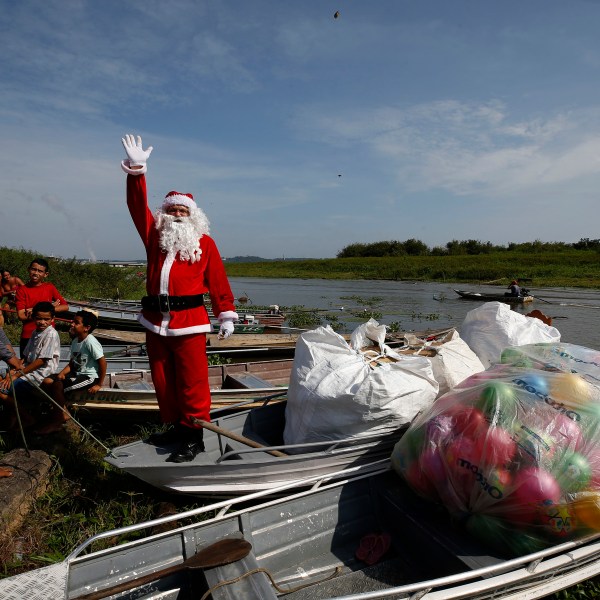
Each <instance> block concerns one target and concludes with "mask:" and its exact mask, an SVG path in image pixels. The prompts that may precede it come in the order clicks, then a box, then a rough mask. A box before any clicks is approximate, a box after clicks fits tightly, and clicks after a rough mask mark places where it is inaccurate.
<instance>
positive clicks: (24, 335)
mask: <svg viewBox="0 0 600 600" xmlns="http://www.w3.org/2000/svg"><path fill="white" fill-rule="evenodd" d="M28 272H29V281H28V282H27V283H26V284H25V285H21V286H19V287H18V288H17V291H16V293H15V305H16V307H17V316H18V317H19V320H20V321H21V322H22V323H23V329H22V330H21V340H20V342H19V349H20V351H21V356H23V355H24V352H25V346H27V342H28V341H29V338H30V337H31V334H32V333H33V332H34V331H35V321H34V320H33V319H32V317H31V311H32V309H33V307H34V306H35V305H36V304H37V303H38V302H51V303H52V304H53V306H54V310H55V311H56V312H57V313H60V312H65V311H67V310H69V305H68V304H67V301H66V300H65V299H64V298H63V297H62V296H61V295H60V293H59V292H58V290H57V289H56V288H55V287H54V285H52V284H51V283H48V282H47V281H46V277H48V275H49V270H48V262H47V261H46V260H44V259H43V258H34V259H33V260H32V261H31V264H30V265H29V269H28Z"/></svg>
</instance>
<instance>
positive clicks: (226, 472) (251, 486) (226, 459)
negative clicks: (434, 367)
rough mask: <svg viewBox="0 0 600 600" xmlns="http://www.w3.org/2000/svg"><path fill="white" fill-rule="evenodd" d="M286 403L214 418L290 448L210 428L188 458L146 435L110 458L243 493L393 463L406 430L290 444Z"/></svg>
mask: <svg viewBox="0 0 600 600" xmlns="http://www.w3.org/2000/svg"><path fill="white" fill-rule="evenodd" d="M285 405H286V403H285V402H281V403H278V404H273V405H271V404H269V405H267V406H263V407H260V408H254V409H251V410H249V411H243V412H239V413H237V414H233V415H227V416H224V417H222V418H217V419H215V420H214V423H213V424H214V425H217V426H218V427H219V428H221V429H224V430H226V431H227V432H230V433H232V434H233V435H234V436H238V437H239V436H243V437H245V438H248V439H250V440H251V441H253V442H256V443H259V444H261V445H262V446H263V447H264V448H267V449H270V450H276V451H284V452H286V451H287V452H288V453H286V454H284V455H283V456H273V455H272V454H270V453H269V452H268V451H265V449H264V448H263V449H257V448H252V447H251V446H249V445H247V444H245V443H243V442H240V441H237V440H235V439H232V438H230V437H227V436H225V435H221V434H218V433H215V432H213V431H209V430H205V431H204V444H205V447H206V450H205V452H202V453H201V454H199V455H198V456H197V457H196V458H195V459H194V460H193V461H191V462H188V463H179V464H174V463H170V462H166V458H167V457H168V456H169V455H170V454H171V452H173V450H174V449H175V448H176V445H173V446H166V447H163V448H159V447H155V446H152V445H150V444H147V443H145V442H143V441H138V442H133V443H131V444H127V445H124V446H120V447H118V448H115V449H113V450H112V451H111V453H110V454H109V455H108V456H107V457H106V458H105V460H106V461H107V462H108V463H110V464H111V465H113V466H115V467H117V468H119V469H122V470H124V471H126V472H127V473H129V474H131V475H133V476H135V477H137V478H138V479H141V480H142V481H145V482H146V483H149V484H150V485H153V486H154V487H158V488H160V489H163V490H168V491H171V492H177V493H184V494H193V495H200V496H237V495H240V494H248V493H251V492H255V491H257V490H269V489H274V488H276V487H278V486H281V485H283V484H288V483H300V482H301V481H302V480H305V479H307V478H309V477H314V476H319V475H320V476H323V475H327V474H329V473H333V472H336V471H340V470H342V469H344V468H346V467H348V466H350V465H353V466H357V465H367V468H368V465H370V464H375V463H377V462H381V461H384V462H386V463H389V460H390V456H391V452H392V449H393V446H394V444H395V443H396V442H397V441H398V439H400V436H401V434H402V431H396V432H393V433H390V434H389V435H387V436H385V437H376V438H373V437H371V438H365V439H355V440H350V441H345V442H340V441H335V440H328V441H326V442H323V443H320V444H307V445H304V446H300V447H294V452H296V453H290V449H291V448H292V447H290V446H285V445H284V441H283V430H284V427H285V408H286V406H285Z"/></svg>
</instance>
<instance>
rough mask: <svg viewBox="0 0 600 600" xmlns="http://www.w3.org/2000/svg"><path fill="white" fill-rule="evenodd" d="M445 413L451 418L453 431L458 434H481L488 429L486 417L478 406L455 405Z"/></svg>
mask: <svg viewBox="0 0 600 600" xmlns="http://www.w3.org/2000/svg"><path fill="white" fill-rule="evenodd" d="M444 415H445V416H448V417H450V418H451V420H452V421H451V422H452V429H453V433H454V434H455V435H457V436H480V435H485V434H486V432H487V430H488V423H487V421H486V417H485V415H484V414H483V412H482V411H481V410H479V409H478V408H474V407H472V406H463V405H455V406H453V407H452V408H450V409H448V410H446V411H445V412H444Z"/></svg>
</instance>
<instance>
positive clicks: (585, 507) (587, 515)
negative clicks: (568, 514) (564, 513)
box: [572, 492, 600, 531]
mask: <svg viewBox="0 0 600 600" xmlns="http://www.w3.org/2000/svg"><path fill="white" fill-rule="evenodd" d="M572 505H573V509H574V511H575V515H576V517H577V519H578V521H579V522H580V523H581V524H583V525H585V526H586V527H588V528H589V529H593V530H594V531H600V492H589V493H584V494H578V495H577V497H576V498H575V500H574V501H573V503H572Z"/></svg>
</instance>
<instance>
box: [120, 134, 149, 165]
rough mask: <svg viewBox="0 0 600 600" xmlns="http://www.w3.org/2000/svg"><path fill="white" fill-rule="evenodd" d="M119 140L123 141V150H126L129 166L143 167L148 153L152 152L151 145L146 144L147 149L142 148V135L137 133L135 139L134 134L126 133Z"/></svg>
mask: <svg viewBox="0 0 600 600" xmlns="http://www.w3.org/2000/svg"><path fill="white" fill-rule="evenodd" d="M121 142H122V143H123V148H125V152H127V157H128V158H129V166H130V167H145V166H146V161H147V160H148V158H150V154H152V146H148V149H147V150H144V149H143V148H142V137H141V136H139V135H138V136H137V141H136V139H135V136H133V135H131V134H127V135H126V136H125V137H124V138H121Z"/></svg>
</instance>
